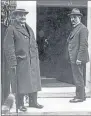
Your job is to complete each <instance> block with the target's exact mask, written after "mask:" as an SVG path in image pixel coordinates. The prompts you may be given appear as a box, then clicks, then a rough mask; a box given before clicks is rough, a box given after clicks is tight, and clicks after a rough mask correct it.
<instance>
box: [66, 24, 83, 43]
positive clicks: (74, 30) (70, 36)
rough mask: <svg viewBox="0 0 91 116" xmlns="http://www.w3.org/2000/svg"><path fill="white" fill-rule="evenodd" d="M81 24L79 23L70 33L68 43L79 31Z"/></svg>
mask: <svg viewBox="0 0 91 116" xmlns="http://www.w3.org/2000/svg"><path fill="white" fill-rule="evenodd" d="M81 27H82V24H81V23H80V24H79V25H78V26H76V27H75V28H74V29H73V31H72V32H71V33H70V35H69V37H68V41H69V40H71V39H72V38H73V37H74V36H75V35H76V34H77V33H78V32H79V30H80V29H81Z"/></svg>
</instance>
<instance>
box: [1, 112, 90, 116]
mask: <svg viewBox="0 0 91 116" xmlns="http://www.w3.org/2000/svg"><path fill="white" fill-rule="evenodd" d="M77 115H78V116H91V112H34V113H26V112H24V113H21V112H19V113H18V115H17V113H9V114H7V115H2V116H77Z"/></svg>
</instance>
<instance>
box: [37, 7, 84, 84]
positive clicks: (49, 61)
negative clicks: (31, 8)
mask: <svg viewBox="0 0 91 116" xmlns="http://www.w3.org/2000/svg"><path fill="white" fill-rule="evenodd" d="M70 10H71V9H70V8H67V7H65V8H63V7H61V8H60V7H38V9H37V14H38V15H37V16H38V17H37V19H38V23H37V30H38V33H37V42H38V49H39V58H40V72H41V76H43V77H46V78H56V79H57V80H60V81H63V82H67V83H73V77H72V70H71V65H70V60H69V56H68V49H67V37H68V35H69V33H70V31H71V24H70V20H69V18H68V16H67V14H68V13H69V11H70ZM84 14H85V15H84V18H85V20H83V19H82V21H83V23H84V24H86V9H85V10H84Z"/></svg>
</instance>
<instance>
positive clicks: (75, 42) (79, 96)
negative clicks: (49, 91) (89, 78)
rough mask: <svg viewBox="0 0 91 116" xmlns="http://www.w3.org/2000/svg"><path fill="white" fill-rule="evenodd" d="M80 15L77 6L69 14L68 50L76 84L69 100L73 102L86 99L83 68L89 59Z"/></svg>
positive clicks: (85, 33) (86, 40)
mask: <svg viewBox="0 0 91 116" xmlns="http://www.w3.org/2000/svg"><path fill="white" fill-rule="evenodd" d="M81 16H82V13H81V12H80V10H79V9H77V8H74V9H73V10H72V12H71V13H70V14H69V17H70V19H71V23H72V26H73V29H72V32H71V33H70V35H69V37H68V51H69V57H70V61H71V67H72V72H73V79H74V83H75V86H76V96H75V97H74V99H72V100H70V102H74V103H76V102H83V101H84V100H86V96H85V85H84V79H83V68H84V65H85V64H86V63H87V62H88V61H89V54H88V29H87V27H86V26H85V25H83V24H82V23H81Z"/></svg>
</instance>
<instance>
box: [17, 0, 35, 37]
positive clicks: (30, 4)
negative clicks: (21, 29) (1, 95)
mask: <svg viewBox="0 0 91 116" xmlns="http://www.w3.org/2000/svg"><path fill="white" fill-rule="evenodd" d="M17 8H19V9H26V10H27V11H28V12H29V13H28V15H27V16H26V22H27V24H29V26H30V27H31V28H32V29H33V31H34V34H35V37H36V14H37V13H36V1H17Z"/></svg>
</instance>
